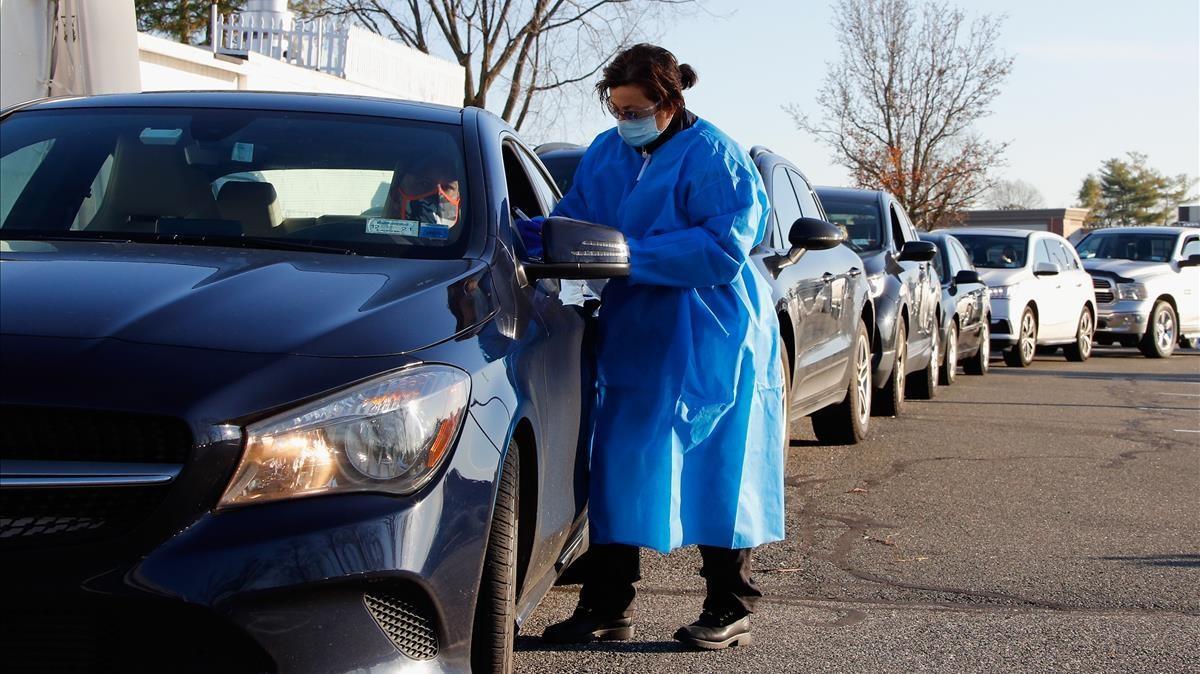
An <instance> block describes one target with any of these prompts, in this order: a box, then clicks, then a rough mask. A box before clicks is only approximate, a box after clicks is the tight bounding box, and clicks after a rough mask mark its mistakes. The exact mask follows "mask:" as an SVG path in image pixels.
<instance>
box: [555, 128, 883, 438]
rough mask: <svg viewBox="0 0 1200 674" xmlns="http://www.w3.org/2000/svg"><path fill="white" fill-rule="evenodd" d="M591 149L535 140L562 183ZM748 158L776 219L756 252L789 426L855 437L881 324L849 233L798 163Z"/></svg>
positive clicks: (760, 154)
mask: <svg viewBox="0 0 1200 674" xmlns="http://www.w3.org/2000/svg"><path fill="white" fill-rule="evenodd" d="M584 152H586V148H583V147H580V146H577V145H569V144H566V143H552V144H547V145H543V146H540V147H539V148H538V154H539V156H540V157H541V159H542V161H543V162H544V163H545V165H546V167H547V168H548V169H549V170H550V173H551V175H553V176H554V178H555V180H556V181H558V183H559V185H560V186H563V187H564V191H565V189H569V186H570V184H571V180H572V178H573V176H574V174H575V169H576V168H577V167H578V165H579V161H580V160H581V159H582V158H583V155H584ZM750 156H751V157H752V158H753V160H754V164H755V166H757V167H758V170H759V173H761V174H762V176H763V180H764V181H765V182H766V185H767V194H768V196H769V197H770V200H771V227H770V229H769V231H768V234H767V237H766V239H765V240H764V241H763V242H762V243H761V244H759V246H758V247H757V248H756V249H755V250H754V252H753V255H752V258H753V260H754V262H755V264H756V265H757V266H758V269H759V272H760V273H761V274H762V275H763V277H764V278H765V279H766V280H767V281H768V282H769V283H770V285H771V296H772V299H773V300H774V302H775V311H776V312H777V313H778V315H779V327H780V330H781V331H782V338H783V344H784V348H783V358H784V371H785V372H787V373H788V374H789V376H788V378H787V382H786V383H787V387H788V392H787V396H786V400H788V409H787V418H788V422H789V423H788V428H789V429H793V428H794V424H793V423H791V422H792V421H793V420H794V419H796V418H798V417H801V416H805V415H808V416H811V417H812V424H813V431H814V432H815V434H816V436H817V439H818V440H820V441H821V442H823V443H826V444H852V443H856V442H858V441H860V440H862V439H863V438H864V437H865V436H866V433H867V427H868V423H869V421H870V417H871V394H870V392H871V389H872V384H871V367H870V361H871V340H872V330H873V327H874V325H875V310H874V308H873V306H872V303H871V300H870V298H869V297H868V287H867V282H866V275H865V274H864V273H863V263H862V260H860V259H859V258H858V256H857V255H855V254H854V252H853V251H852V250H850V249H848V248H846V247H845V246H841V245H838V244H839V243H842V241H843V240H844V238H845V235H844V233H843V232H842V231H841V230H840V228H838V227H835V226H833V225H831V224H830V223H829V222H827V219H826V216H825V212H824V210H823V209H822V208H821V202H820V200H819V199H817V196H816V194H815V193H814V192H813V188H812V187H811V186H810V185H809V182H808V180H807V179H806V178H805V177H804V174H803V173H801V172H800V169H798V168H796V166H795V165H794V164H792V163H791V162H789V161H788V160H787V159H785V158H783V157H782V156H780V155H778V154H776V153H774V152H771V151H770V150H768V149H766V148H763V147H755V148H753V149H752V150H751V151H750ZM789 432H790V433H791V432H792V431H791V430H789Z"/></svg>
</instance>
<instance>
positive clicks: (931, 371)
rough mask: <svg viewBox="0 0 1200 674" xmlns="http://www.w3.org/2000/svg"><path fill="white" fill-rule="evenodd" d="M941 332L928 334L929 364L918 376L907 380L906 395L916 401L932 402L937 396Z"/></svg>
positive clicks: (937, 330)
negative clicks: (907, 388)
mask: <svg viewBox="0 0 1200 674" xmlns="http://www.w3.org/2000/svg"><path fill="white" fill-rule="evenodd" d="M941 332H942V331H941V330H940V329H935V330H934V331H933V332H931V333H930V334H929V339H930V342H931V343H930V345H929V364H928V365H926V366H925V369H923V370H921V372H920V373H919V375H918V376H916V377H913V378H912V379H910V380H908V387H909V390H908V395H909V397H910V398H915V399H917V400H933V398H934V397H935V396H936V395H937V386H938V380H939V379H940V378H941V376H940V375H939V374H938V372H939V371H940V370H941V369H942V338H941Z"/></svg>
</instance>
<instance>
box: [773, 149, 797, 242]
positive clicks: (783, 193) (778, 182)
mask: <svg viewBox="0 0 1200 674" xmlns="http://www.w3.org/2000/svg"><path fill="white" fill-rule="evenodd" d="M771 199H772V201H771V208H773V209H774V210H775V217H776V218H777V219H778V220H779V231H780V233H782V235H783V237H784V241H786V240H787V235H788V232H790V231H791V230H792V224H793V223H795V222H796V221H797V220H799V219H800V218H801V217H803V215H802V213H801V211H800V204H799V202H797V201H796V192H795V191H794V190H793V189H792V183H791V181H790V180H788V170H787V169H786V168H784V167H783V166H776V167H775V170H774V171H772V172H771Z"/></svg>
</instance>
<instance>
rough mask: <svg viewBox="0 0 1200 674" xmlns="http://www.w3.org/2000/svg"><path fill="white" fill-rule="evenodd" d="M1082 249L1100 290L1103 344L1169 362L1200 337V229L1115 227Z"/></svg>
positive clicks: (1099, 334) (1097, 233)
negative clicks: (1177, 347)
mask: <svg viewBox="0 0 1200 674" xmlns="http://www.w3.org/2000/svg"><path fill="white" fill-rule="evenodd" d="M1076 248H1077V249H1078V251H1079V256H1080V257H1082V258H1083V266H1084V267H1085V268H1086V269H1087V271H1088V273H1090V274H1091V275H1092V282H1093V284H1094V286H1095V288H1096V301H1097V303H1098V304H1097V306H1098V307H1099V310H1100V311H1099V316H1098V317H1097V321H1096V325H1097V329H1096V341H1097V342H1098V343H1100V344H1112V343H1113V342H1119V343H1120V344H1121V345H1122V346H1136V347H1138V348H1139V349H1141V351H1142V353H1144V354H1145V355H1147V356H1149V357H1150V358H1166V357H1168V356H1170V355H1171V354H1172V353H1173V352H1174V351H1175V345H1176V344H1182V345H1185V346H1186V345H1190V344H1191V343H1192V340H1195V339H1196V338H1197V337H1200V229H1196V228H1195V227H1113V228H1109V229H1101V230H1097V231H1095V232H1092V233H1091V234H1089V235H1087V237H1085V238H1084V239H1083V240H1082V241H1080V242H1079V244H1078V245H1077V246H1076Z"/></svg>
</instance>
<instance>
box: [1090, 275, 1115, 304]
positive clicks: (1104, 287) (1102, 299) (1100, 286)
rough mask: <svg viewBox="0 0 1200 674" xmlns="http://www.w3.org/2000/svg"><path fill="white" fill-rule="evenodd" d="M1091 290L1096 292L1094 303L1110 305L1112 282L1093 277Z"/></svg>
mask: <svg viewBox="0 0 1200 674" xmlns="http://www.w3.org/2000/svg"><path fill="white" fill-rule="evenodd" d="M1092 288H1094V289H1095V290H1096V302H1098V303H1100V304H1112V302H1113V299H1114V296H1113V285H1112V281H1109V280H1108V279H1106V278H1098V277H1095V276H1093V277H1092Z"/></svg>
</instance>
